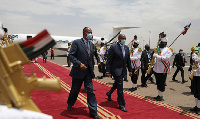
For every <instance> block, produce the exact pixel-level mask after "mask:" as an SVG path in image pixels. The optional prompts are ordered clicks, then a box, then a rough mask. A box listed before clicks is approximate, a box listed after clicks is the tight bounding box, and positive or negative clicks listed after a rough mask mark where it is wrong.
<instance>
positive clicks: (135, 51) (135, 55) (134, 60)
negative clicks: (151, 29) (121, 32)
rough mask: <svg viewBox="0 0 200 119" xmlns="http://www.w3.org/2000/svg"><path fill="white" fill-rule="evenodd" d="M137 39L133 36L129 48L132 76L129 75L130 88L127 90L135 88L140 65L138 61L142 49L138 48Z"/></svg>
mask: <svg viewBox="0 0 200 119" xmlns="http://www.w3.org/2000/svg"><path fill="white" fill-rule="evenodd" d="M138 45H139V41H138V40H137V36H136V35H135V36H134V41H133V48H132V49H131V52H130V60H131V66H132V71H133V72H132V76H131V81H132V82H133V86H132V88H130V89H129V90H130V91H131V92H133V91H135V90H137V80H138V75H139V69H140V67H141V63H140V58H141V54H142V49H141V48H138Z"/></svg>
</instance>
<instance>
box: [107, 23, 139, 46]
mask: <svg viewBox="0 0 200 119" xmlns="http://www.w3.org/2000/svg"><path fill="white" fill-rule="evenodd" d="M131 28H140V27H119V26H114V27H113V31H112V32H111V33H110V34H108V36H105V37H104V38H105V39H106V40H107V42H108V43H112V42H115V41H117V36H118V35H119V34H120V32H121V30H123V29H131Z"/></svg>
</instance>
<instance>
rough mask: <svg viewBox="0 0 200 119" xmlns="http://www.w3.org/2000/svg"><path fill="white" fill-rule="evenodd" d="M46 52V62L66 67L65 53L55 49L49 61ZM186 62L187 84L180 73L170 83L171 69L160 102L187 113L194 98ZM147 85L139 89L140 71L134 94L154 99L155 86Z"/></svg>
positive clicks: (95, 69)
mask: <svg viewBox="0 0 200 119" xmlns="http://www.w3.org/2000/svg"><path fill="white" fill-rule="evenodd" d="M48 52H49V53H48V55H47V60H49V61H51V62H55V63H57V64H60V65H63V66H66V65H67V57H66V53H67V51H61V50H56V49H55V50H54V53H55V57H54V60H51V57H50V55H51V53H50V50H49V51H48ZM173 60H174V56H172V57H171V59H170V64H171V66H172V63H173ZM186 61H187V63H186V66H185V67H184V76H185V80H187V81H188V82H186V83H184V84H183V83H182V78H181V72H179V73H178V74H177V76H176V80H178V82H174V81H172V76H173V74H174V72H175V70H176V67H174V68H171V73H169V74H168V75H167V80H166V84H167V86H166V87H165V92H164V96H163V98H164V101H162V102H163V103H166V104H171V105H174V106H177V107H180V108H182V109H184V110H188V111H189V110H190V108H192V107H194V106H195V105H196V104H195V98H194V96H193V94H191V90H190V88H189V86H190V85H191V81H190V80H189V74H190V72H189V71H188V68H189V62H190V57H186ZM94 73H95V76H98V67H97V63H95V67H94ZM127 79H128V82H126V81H124V82H123V86H124V90H128V89H129V88H131V87H132V82H131V77H130V76H127ZM99 80H101V81H104V82H106V83H107V84H111V85H112V84H113V82H114V80H112V79H111V78H110V77H104V78H103V79H99ZM154 82H156V81H155V77H154ZM147 85H148V87H141V71H140V73H139V77H138V89H137V90H136V91H134V93H137V94H139V95H143V96H146V97H149V98H153V97H156V96H157V95H158V90H157V86H156V84H155V83H151V82H147ZM102 90H103V89H102ZM114 93H117V92H116V91H115V92H114ZM105 95H106V94H105ZM125 100H126V99H125Z"/></svg>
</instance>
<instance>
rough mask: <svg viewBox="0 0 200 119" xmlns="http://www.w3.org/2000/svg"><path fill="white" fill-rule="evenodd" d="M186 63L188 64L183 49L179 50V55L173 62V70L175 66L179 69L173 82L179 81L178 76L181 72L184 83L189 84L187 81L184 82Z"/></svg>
mask: <svg viewBox="0 0 200 119" xmlns="http://www.w3.org/2000/svg"><path fill="white" fill-rule="evenodd" d="M185 63H187V61H186V60H185V56H184V54H183V49H180V50H179V53H178V54H176V56H175V58H174V62H173V66H172V67H173V68H174V65H176V67H177V69H176V71H175V73H174V75H173V78H172V80H173V81H178V80H176V79H175V78H176V75H177V73H178V72H179V71H181V77H182V83H185V82H188V81H186V80H184V70H183V67H184V66H185Z"/></svg>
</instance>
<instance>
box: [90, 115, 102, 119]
mask: <svg viewBox="0 0 200 119" xmlns="http://www.w3.org/2000/svg"><path fill="white" fill-rule="evenodd" d="M90 117H91V118H93V119H101V117H100V116H98V115H96V116H95V115H93V114H90Z"/></svg>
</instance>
